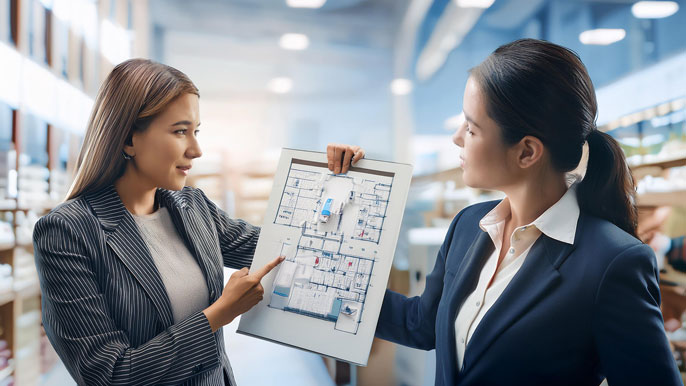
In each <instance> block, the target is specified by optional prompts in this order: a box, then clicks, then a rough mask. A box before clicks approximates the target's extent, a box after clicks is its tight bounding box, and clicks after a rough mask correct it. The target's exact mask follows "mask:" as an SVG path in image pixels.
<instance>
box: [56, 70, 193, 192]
mask: <svg viewBox="0 0 686 386" xmlns="http://www.w3.org/2000/svg"><path fill="white" fill-rule="evenodd" d="M187 93H190V94H195V95H199V93H198V88H197V87H195V85H194V84H193V82H191V80H190V79H189V78H188V77H187V76H186V75H185V74H184V73H182V72H181V71H179V70H177V69H175V68H173V67H170V66H167V65H164V64H161V63H157V62H153V61H151V60H147V59H131V60H127V61H125V62H122V63H120V64H118V65H117V66H116V67H115V68H114V69H113V70H112V72H110V74H109V75H108V76H107V79H105V82H104V83H103V84H102V86H101V87H100V90H99V91H98V96H97V97H96V99H95V104H94V106H93V111H92V112H91V115H90V118H89V120H88V129H87V131H86V137H85V138H84V141H83V146H82V147H81V153H80V154H79V158H78V161H77V164H76V176H75V177H74V182H73V183H72V185H71V188H70V189H69V194H67V198H66V199H67V200H69V199H72V198H75V197H79V196H81V195H84V194H87V193H91V192H95V191H98V190H100V189H102V188H104V187H106V186H109V185H111V184H113V183H114V182H115V181H116V180H117V179H118V178H119V177H121V175H122V174H123V173H124V170H125V169H126V160H125V159H124V157H123V150H124V145H125V144H129V145H130V144H131V136H132V135H133V133H134V132H140V131H144V130H145V129H147V128H148V126H149V125H150V122H152V120H153V119H154V118H155V117H156V116H157V115H158V114H159V113H160V112H162V111H163V110H164V109H165V108H166V107H167V105H169V103H170V102H171V101H173V100H174V98H176V97H178V96H179V95H182V94H187Z"/></svg>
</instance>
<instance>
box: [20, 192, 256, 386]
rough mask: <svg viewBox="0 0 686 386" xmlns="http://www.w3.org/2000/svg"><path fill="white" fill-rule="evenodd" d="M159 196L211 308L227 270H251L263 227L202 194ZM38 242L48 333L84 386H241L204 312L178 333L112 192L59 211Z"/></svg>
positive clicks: (42, 227) (149, 262)
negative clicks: (233, 214) (235, 215)
mask: <svg viewBox="0 0 686 386" xmlns="http://www.w3.org/2000/svg"><path fill="white" fill-rule="evenodd" d="M156 194H157V200H158V202H159V203H160V206H164V207H166V208H167V209H168V210H169V213H170V215H171V218H172V220H173V222H174V225H175V227H176V229H177V231H178V232H179V234H180V235H181V238H182V239H183V240H184V241H185V243H186V245H187V247H188V249H189V251H190V252H191V254H193V256H195V258H196V259H197V261H198V264H199V266H200V268H201V270H202V272H203V274H204V276H205V280H206V281H207V288H208V289H209V295H210V303H213V302H214V301H216V300H217V298H218V297H219V296H220V295H221V293H222V290H223V266H227V267H230V268H236V269H240V268H242V267H249V266H250V263H251V262H252V258H253V254H254V252H255V246H256V244H257V239H258V237H259V228H257V227H254V226H251V225H249V224H247V223H245V222H243V221H241V220H233V219H230V218H229V217H228V216H227V215H226V213H224V212H223V211H222V210H221V209H219V208H217V206H215V205H214V204H213V203H212V202H211V201H210V200H209V199H208V198H207V197H206V196H205V195H204V193H203V192H202V191H201V190H199V189H193V188H190V187H186V188H184V189H183V190H181V191H168V190H163V189H158V191H157V193H156ZM33 242H34V247H35V257H36V265H37V268H38V275H39V278H40V286H41V292H42V295H43V296H42V305H43V324H44V327H45V331H46V333H47V336H48V338H49V339H50V342H51V343H52V345H53V346H54V347H55V350H56V351H57V353H58V355H59V356H60V358H61V359H62V361H63V362H64V363H65V365H66V367H67V369H68V370H69V373H70V374H71V375H72V376H73V377H74V379H75V380H76V382H77V383H78V384H80V385H110V384H113V385H124V384H126V385H132V384H135V385H153V384H183V385H221V384H224V383H230V384H234V385H235V380H234V378H233V372H232V370H231V365H230V363H229V360H228V358H227V356H226V353H225V349H224V339H223V336H222V331H221V329H220V330H219V331H217V332H216V333H212V330H211V328H210V325H209V322H208V321H207V318H206V317H205V315H204V314H203V313H202V312H201V311H199V312H197V313H195V314H193V315H191V316H190V317H188V318H187V319H185V320H183V321H181V322H179V323H176V324H174V322H173V316H172V310H171V305H170V301H169V298H168V297H167V293H166V290H165V287H164V284H163V282H162V279H161V277H160V275H159V272H158V270H157V268H156V266H155V263H154V261H153V259H152V256H151V255H150V252H149V250H148V247H147V245H146V244H145V242H144V241H143V239H142V237H141V235H140V232H139V230H138V227H137V225H136V223H135V221H134V219H133V217H132V216H131V214H130V213H129V212H128V211H127V210H126V208H125V207H124V205H123V204H122V202H121V200H120V198H119V195H118V194H117V192H116V190H115V189H114V187H113V186H109V187H107V188H105V189H103V190H101V191H99V192H96V193H93V194H88V195H85V196H81V197H78V198H75V199H72V200H69V201H67V202H65V203H63V204H61V205H59V206H58V207H57V208H55V209H53V210H52V211H51V212H50V213H49V214H48V215H46V216H44V217H42V218H41V219H40V220H39V221H38V223H37V224H36V227H35V230H34V234H33ZM179 280H183V278H179Z"/></svg>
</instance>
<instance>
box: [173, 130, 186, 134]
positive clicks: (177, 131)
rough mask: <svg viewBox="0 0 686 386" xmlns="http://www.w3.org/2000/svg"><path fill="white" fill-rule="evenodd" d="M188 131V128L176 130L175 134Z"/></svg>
mask: <svg viewBox="0 0 686 386" xmlns="http://www.w3.org/2000/svg"><path fill="white" fill-rule="evenodd" d="M186 131H188V130H186V129H181V130H176V131H175V132H174V134H186Z"/></svg>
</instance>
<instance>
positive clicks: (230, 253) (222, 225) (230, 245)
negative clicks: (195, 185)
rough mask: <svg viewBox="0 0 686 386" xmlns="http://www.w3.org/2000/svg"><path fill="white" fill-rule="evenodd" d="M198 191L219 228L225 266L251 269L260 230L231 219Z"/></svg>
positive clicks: (241, 221)
mask: <svg viewBox="0 0 686 386" xmlns="http://www.w3.org/2000/svg"><path fill="white" fill-rule="evenodd" d="M196 190H197V191H198V192H200V195H201V196H202V198H203V200H204V201H205V203H206V204H207V208H208V209H209V211H210V215H211V216H212V221H214V224H215V226H216V227H217V233H218V234H219V246H220V248H221V251H222V258H223V259H224V266H225V267H229V268H233V269H241V268H243V267H250V265H251V264H252V259H253V256H254V255H255V248H256V247H257V240H258V239H259V237H260V228H259V227H256V226H254V225H250V224H248V223H247V222H245V221H243V220H237V219H232V218H230V217H229V215H227V214H226V212H224V211H223V210H221V209H220V208H219V207H218V206H217V205H215V204H214V202H212V200H210V199H209V198H207V196H206V195H205V193H204V192H203V191H202V190H200V189H196ZM274 257H276V256H274Z"/></svg>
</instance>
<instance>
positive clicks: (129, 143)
mask: <svg viewBox="0 0 686 386" xmlns="http://www.w3.org/2000/svg"><path fill="white" fill-rule="evenodd" d="M135 137H136V132H133V133H132V134H131V136H130V137H129V138H127V139H126V141H125V142H124V149H123V150H124V153H126V154H128V155H130V156H131V157H135V156H136V149H135V147H134V142H135V141H134V138H135Z"/></svg>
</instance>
